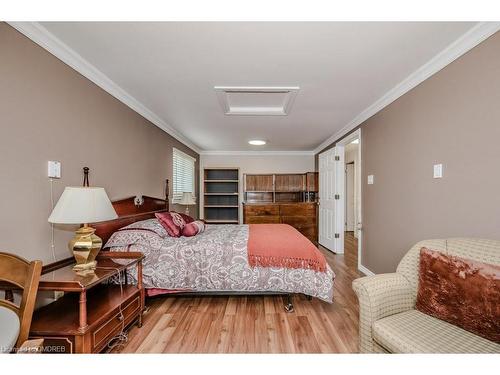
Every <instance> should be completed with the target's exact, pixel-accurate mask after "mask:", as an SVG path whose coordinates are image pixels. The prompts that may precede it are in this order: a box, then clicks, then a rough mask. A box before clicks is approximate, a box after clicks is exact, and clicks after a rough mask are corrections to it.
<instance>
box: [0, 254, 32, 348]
mask: <svg viewBox="0 0 500 375" xmlns="http://www.w3.org/2000/svg"><path fill="white" fill-rule="evenodd" d="M41 273H42V262H41V261H40V260H34V261H32V262H28V261H27V260H26V259H23V258H21V257H18V256H17V255H13V254H9V253H2V252H0V283H2V284H5V283H8V284H9V285H12V288H13V289H16V290H17V289H21V290H22V292H23V294H22V298H21V303H20V304H19V306H18V305H16V304H15V303H14V302H13V301H9V300H2V299H0V306H3V307H6V308H8V309H10V310H12V311H14V312H15V313H16V314H17V315H18V316H19V322H20V330H19V337H18V339H17V343H16V346H17V347H20V346H21V345H22V344H23V342H25V341H26V340H27V339H28V336H29V331H30V325H31V318H32V317H33V310H34V309H35V300H36V293H37V290H38V283H39V282H40V274H41ZM6 294H7V292H6Z"/></svg>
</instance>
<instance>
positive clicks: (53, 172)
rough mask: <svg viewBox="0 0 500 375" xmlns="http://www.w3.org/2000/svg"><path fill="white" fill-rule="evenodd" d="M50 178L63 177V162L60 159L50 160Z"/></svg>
mask: <svg viewBox="0 0 500 375" xmlns="http://www.w3.org/2000/svg"><path fill="white" fill-rule="evenodd" d="M48 176H49V178H61V163H60V162H58V161H49V165H48Z"/></svg>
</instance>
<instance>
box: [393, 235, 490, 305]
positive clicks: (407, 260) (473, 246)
mask: <svg viewBox="0 0 500 375" xmlns="http://www.w3.org/2000/svg"><path fill="white" fill-rule="evenodd" d="M422 247H427V248H428V249H430V250H436V251H440V252H442V253H444V254H447V255H453V256H457V257H461V258H465V259H470V260H474V261H476V262H482V263H488V264H494V265H500V241H497V240H486V239H479V238H445V239H437V240H424V241H420V242H418V243H417V244H415V245H413V247H412V248H411V249H410V250H409V251H408V252H407V253H406V255H405V256H404V257H403V259H401V262H399V265H398V268H397V270H396V272H398V273H401V274H403V276H405V277H406V278H407V279H408V281H409V282H410V285H411V287H412V297H413V302H415V301H416V299H417V290H418V273H419V263H420V249H421V248H422Z"/></svg>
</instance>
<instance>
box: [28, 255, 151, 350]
mask: <svg viewBox="0 0 500 375" xmlns="http://www.w3.org/2000/svg"><path fill="white" fill-rule="evenodd" d="M142 259H144V256H143V254H142V253H139V252H128V253H122V252H106V251H103V252H101V253H100V254H99V255H98V257H97V268H96V270H95V273H93V274H89V275H86V276H80V275H78V274H76V273H75V272H74V271H73V270H72V267H73V264H74V262H71V264H68V262H66V263H62V264H58V265H56V266H55V267H54V268H49V269H47V270H46V271H45V272H44V273H43V275H42V278H41V280H40V284H39V287H38V290H39V291H63V292H65V295H64V296H63V297H61V298H59V299H58V300H57V301H54V302H53V303H51V304H49V305H47V306H44V307H42V308H40V309H39V310H37V311H35V313H34V315H33V321H32V323H31V329H30V338H44V339H45V344H44V352H45V353H47V352H51V351H52V352H56V353H59V352H62V353H99V352H101V351H103V350H104V349H105V348H106V347H107V346H108V344H109V343H110V341H111V340H113V338H114V337H115V336H116V335H117V334H118V333H120V332H121V330H122V329H123V328H126V327H128V326H130V325H131V324H132V323H134V322H137V324H138V325H139V327H140V326H141V325H142V313H143V310H144V297H145V293H144V287H143V285H142ZM115 260H116V261H115ZM132 266H136V267H137V279H138V284H137V285H128V284H127V282H126V278H125V284H122V285H121V286H120V285H116V284H105V283H104V282H105V281H107V280H109V279H110V278H111V277H113V276H116V275H118V274H119V273H121V272H123V271H126V269H127V268H129V267H132ZM122 281H123V280H122Z"/></svg>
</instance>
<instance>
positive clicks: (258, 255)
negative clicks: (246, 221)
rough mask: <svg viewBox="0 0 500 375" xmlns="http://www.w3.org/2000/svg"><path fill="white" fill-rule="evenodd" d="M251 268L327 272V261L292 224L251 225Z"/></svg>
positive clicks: (249, 250)
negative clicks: (283, 268) (300, 269)
mask: <svg viewBox="0 0 500 375" xmlns="http://www.w3.org/2000/svg"><path fill="white" fill-rule="evenodd" d="M249 228H250V233H249V236H248V262H249V263H250V266H251V267H285V268H306V269H312V270H315V271H319V272H325V271H326V259H325V257H324V256H323V254H321V252H320V251H319V250H318V248H317V247H316V246H314V244H313V243H312V242H311V241H309V240H308V239H307V238H306V237H304V236H303V235H302V234H301V233H300V232H299V231H298V230H296V229H295V228H293V227H292V226H290V225H288V224H250V225H249Z"/></svg>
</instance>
